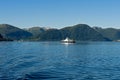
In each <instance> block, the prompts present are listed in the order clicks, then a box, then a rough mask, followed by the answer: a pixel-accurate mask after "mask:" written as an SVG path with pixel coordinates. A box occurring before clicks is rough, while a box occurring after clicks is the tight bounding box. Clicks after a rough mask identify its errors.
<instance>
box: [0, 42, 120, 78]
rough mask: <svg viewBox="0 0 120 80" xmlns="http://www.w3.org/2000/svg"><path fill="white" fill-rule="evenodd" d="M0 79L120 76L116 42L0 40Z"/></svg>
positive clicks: (119, 58)
mask: <svg viewBox="0 0 120 80" xmlns="http://www.w3.org/2000/svg"><path fill="white" fill-rule="evenodd" d="M0 80H120V43H119V42H79V43H75V44H68V45H67V44H62V43H60V42H0Z"/></svg>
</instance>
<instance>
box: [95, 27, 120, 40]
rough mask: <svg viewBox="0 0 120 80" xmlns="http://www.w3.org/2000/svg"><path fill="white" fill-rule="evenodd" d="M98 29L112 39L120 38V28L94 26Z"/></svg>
mask: <svg viewBox="0 0 120 80" xmlns="http://www.w3.org/2000/svg"><path fill="white" fill-rule="evenodd" d="M94 29H95V30H96V31H98V32H99V33H101V34H102V35H103V36H104V37H106V38H109V39H111V40H120V29H114V28H105V29H103V28H100V27H94Z"/></svg>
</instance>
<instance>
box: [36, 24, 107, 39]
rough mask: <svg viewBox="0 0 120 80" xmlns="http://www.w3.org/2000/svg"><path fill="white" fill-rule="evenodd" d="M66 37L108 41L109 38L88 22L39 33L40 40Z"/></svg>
mask: <svg viewBox="0 0 120 80" xmlns="http://www.w3.org/2000/svg"><path fill="white" fill-rule="evenodd" d="M66 37H69V38H71V39H75V40H78V41H108V40H109V39H107V38H105V37H103V36H102V34H100V33H99V32H97V31H96V30H94V29H93V28H91V27H90V26H88V25H86V24H77V25H74V26H69V27H65V28H62V29H48V30H46V31H43V32H41V33H40V34H39V36H38V40H46V41H60V40H62V39H65V38H66Z"/></svg>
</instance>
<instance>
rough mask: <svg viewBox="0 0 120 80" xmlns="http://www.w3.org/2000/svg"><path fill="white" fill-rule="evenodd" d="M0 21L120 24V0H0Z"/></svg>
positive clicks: (22, 24)
mask: <svg viewBox="0 0 120 80" xmlns="http://www.w3.org/2000/svg"><path fill="white" fill-rule="evenodd" d="M0 24H11V25H14V26H17V27H20V28H29V27H33V26H40V27H53V28H63V27H66V26H72V25H76V24H88V25H90V26H91V27H92V26H98V27H103V28H107V27H114V28H120V0H0Z"/></svg>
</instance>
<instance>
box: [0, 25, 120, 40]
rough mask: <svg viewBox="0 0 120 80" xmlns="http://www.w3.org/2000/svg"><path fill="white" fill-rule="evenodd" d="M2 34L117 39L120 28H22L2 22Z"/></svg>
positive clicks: (30, 37)
mask: <svg viewBox="0 0 120 80" xmlns="http://www.w3.org/2000/svg"><path fill="white" fill-rule="evenodd" d="M0 34H1V35H2V36H3V37H4V38H6V39H12V40H28V41H29V40H37V41H60V40H62V39H65V38H66V37H69V38H71V39H74V40H78V41H111V40H112V41H114V40H115V41H116V40H120V29H114V28H106V29H103V28H99V27H90V26H89V25H87V24H77V25H73V26H67V27H64V28H61V29H54V28H45V27H31V28H28V29H20V28H18V27H15V26H12V25H9V24H0Z"/></svg>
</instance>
